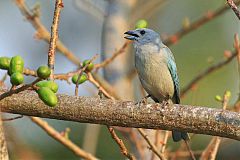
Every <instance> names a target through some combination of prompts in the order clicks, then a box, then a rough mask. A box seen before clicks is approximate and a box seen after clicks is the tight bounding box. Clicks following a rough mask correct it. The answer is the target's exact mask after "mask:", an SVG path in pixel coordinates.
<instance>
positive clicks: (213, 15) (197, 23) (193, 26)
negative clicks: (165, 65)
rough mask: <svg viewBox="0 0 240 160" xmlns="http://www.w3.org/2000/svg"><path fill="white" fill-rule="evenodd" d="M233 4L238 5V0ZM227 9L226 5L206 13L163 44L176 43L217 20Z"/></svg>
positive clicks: (239, 2)
mask: <svg viewBox="0 0 240 160" xmlns="http://www.w3.org/2000/svg"><path fill="white" fill-rule="evenodd" d="M235 4H236V5H239V4H240V0H237V1H236V2H235ZM228 9H229V7H228V6H227V5H225V6H223V7H221V8H219V9H218V10H216V11H214V12H208V14H206V15H205V16H203V17H201V18H200V19H198V20H197V21H195V22H193V23H191V24H190V25H189V26H188V27H187V28H182V29H181V30H179V31H178V32H176V33H175V34H173V35H172V36H170V37H169V38H168V39H167V40H166V41H164V44H166V45H171V44H174V43H176V42H177V41H178V40H179V39H180V38H182V37H183V36H185V35H186V34H188V33H190V32H192V31H194V30H196V29H198V28H199V27H201V26H202V25H204V24H206V23H207V22H209V21H211V20H213V19H214V18H217V17H218V16H220V15H221V14H223V13H224V12H225V11H227V10H228Z"/></svg>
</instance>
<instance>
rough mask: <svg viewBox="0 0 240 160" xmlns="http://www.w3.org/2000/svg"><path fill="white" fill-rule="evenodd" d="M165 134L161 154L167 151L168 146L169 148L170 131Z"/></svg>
mask: <svg viewBox="0 0 240 160" xmlns="http://www.w3.org/2000/svg"><path fill="white" fill-rule="evenodd" d="M164 132H165V135H164V138H163V144H162V148H161V153H164V152H165V150H166V146H167V140H168V137H169V133H170V132H169V131H164Z"/></svg>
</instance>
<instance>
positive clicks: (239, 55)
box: [234, 34, 240, 111]
mask: <svg viewBox="0 0 240 160" xmlns="http://www.w3.org/2000/svg"><path fill="white" fill-rule="evenodd" d="M234 48H235V50H236V51H237V62H238V81H239V82H238V83H239V84H238V99H237V101H236V103H235V105H234V109H235V110H236V111H239V109H240V106H239V104H238V102H239V100H240V42H239V37H238V34H235V35H234ZM237 104H238V105H237Z"/></svg>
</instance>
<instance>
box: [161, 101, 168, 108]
mask: <svg viewBox="0 0 240 160" xmlns="http://www.w3.org/2000/svg"><path fill="white" fill-rule="evenodd" d="M168 104H169V102H168V101H165V100H163V101H162V103H161V105H162V107H165V106H167V105H168Z"/></svg>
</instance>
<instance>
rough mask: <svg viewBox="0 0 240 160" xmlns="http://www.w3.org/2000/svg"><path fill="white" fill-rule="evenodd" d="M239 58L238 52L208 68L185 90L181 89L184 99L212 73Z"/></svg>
mask: <svg viewBox="0 0 240 160" xmlns="http://www.w3.org/2000/svg"><path fill="white" fill-rule="evenodd" d="M236 56H237V53H236V51H235V52H233V53H232V55H231V56H230V57H228V58H227V59H226V60H223V61H220V62H218V63H216V64H214V65H212V66H210V67H208V68H207V69H206V70H204V71H203V72H201V73H200V74H198V75H197V76H196V77H195V78H193V79H192V80H191V81H190V82H189V83H188V84H187V85H186V86H185V87H184V88H183V89H181V91H182V92H181V97H183V96H184V95H185V94H186V93H187V92H188V91H189V90H190V89H191V88H192V87H193V86H194V85H196V84H197V83H198V82H199V81H200V80H202V79H203V78H205V77H206V76H207V75H209V74H210V73H212V72H214V71H216V70H218V69H220V68H221V67H223V66H225V65H227V64H228V63H230V62H231V61H232V60H233V59H234V57H236Z"/></svg>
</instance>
